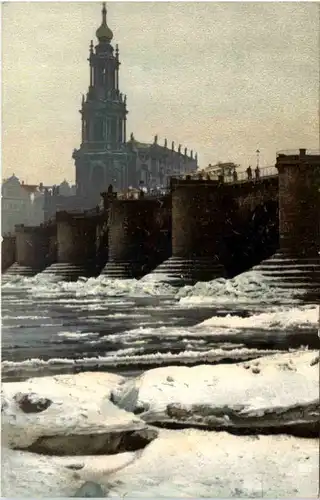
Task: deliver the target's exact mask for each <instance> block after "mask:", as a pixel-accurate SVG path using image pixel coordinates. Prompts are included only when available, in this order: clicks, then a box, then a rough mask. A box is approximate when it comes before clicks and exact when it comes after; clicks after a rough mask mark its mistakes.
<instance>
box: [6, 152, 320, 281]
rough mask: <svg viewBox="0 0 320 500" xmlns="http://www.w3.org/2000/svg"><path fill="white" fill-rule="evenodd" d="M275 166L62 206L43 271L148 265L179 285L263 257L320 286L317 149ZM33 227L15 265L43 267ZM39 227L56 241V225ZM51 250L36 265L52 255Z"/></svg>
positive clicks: (274, 269)
mask: <svg viewBox="0 0 320 500" xmlns="http://www.w3.org/2000/svg"><path fill="white" fill-rule="evenodd" d="M276 167H277V171H278V172H279V174H278V175H275V174H274V171H272V172H270V169H268V170H267V171H264V170H263V169H261V171H260V176H259V178H254V179H248V178H242V177H241V176H240V177H238V179H237V181H236V182H232V179H231V180H230V179H224V182H222V179H221V178H220V179H209V178H203V177H202V176H201V177H200V176H198V178H190V177H186V178H172V179H171V183H170V188H169V190H168V192H167V193H162V194H161V196H159V193H153V194H152V193H149V194H146V195H145V196H144V197H143V198H140V199H130V200H129V199H117V197H116V195H115V193H112V194H107V193H105V194H104V208H103V210H100V211H99V210H97V209H93V210H92V211H89V212H88V211H87V212H82V213H72V212H57V217H56V236H55V239H56V247H57V257H56V263H55V264H53V265H51V267H50V268H48V269H47V272H55V273H58V274H61V275H63V276H64V277H65V278H67V279H76V278H77V277H78V276H79V275H87V276H88V275H91V276H92V275H97V274H99V273H100V272H102V273H103V274H105V275H106V276H108V277H110V278H140V277H142V276H143V275H145V274H147V273H150V272H151V276H150V279H152V276H154V278H155V279H158V278H160V275H161V276H162V277H163V275H165V276H166V279H168V280H170V282H171V283H176V284H177V285H183V284H192V283H195V282H196V281H208V280H212V279H214V278H217V277H222V276H224V277H232V276H235V275H237V274H239V273H241V272H243V271H246V270H248V269H250V268H252V267H253V266H256V265H258V264H259V263H261V262H262V264H261V266H260V267H259V266H258V268H259V269H258V268H257V269H258V270H260V272H263V273H265V275H266V276H267V275H268V273H269V276H270V273H271V274H272V273H273V274H274V273H275V275H279V276H280V278H281V276H282V278H281V279H280V278H279V279H280V281H281V283H292V282H293V281H294V279H293V278H294V276H295V279H296V281H299V283H300V284H301V283H302V284H305V285H306V287H308V286H309V285H310V286H309V287H311V288H314V287H315V286H316V287H319V288H320V284H319V283H320V274H319V267H318V265H319V255H318V251H319V249H320V236H319V235H320V222H319V220H320V217H319V214H320V200H319V196H320V195H319V192H320V155H319V153H312V152H311V153H310V152H306V150H300V151H298V152H295V153H294V154H293V153H289V154H288V153H283V154H278V156H277V165H276ZM31 229H32V228H31ZM28 231H29V230H27V228H25V229H24V230H23V231H21V230H19V229H18V232H17V234H16V236H17V238H18V235H19V238H20V239H19V241H20V243H19V249H20V250H19V251H18V246H17V245H16V252H17V259H16V260H17V263H16V264H15V265H14V266H13V267H14V268H15V270H16V271H17V266H19V265H20V266H21V265H23V266H24V267H26V266H27V267H28V262H29V260H30V262H29V268H34V271H38V270H39V265H37V264H36V262H35V260H34V257H32V256H31V253H32V252H31V253H30V250H28V245H27V244H25V245H24V246H23V244H22V243H21V238H22V239H23V236H22V235H23V234H25V235H27V234H28V237H27V236H25V238H26V239H28V238H29V240H28V241H29V243H30V232H32V231H33V230H32V231H29V232H28ZM39 231H40V233H41V231H42V234H43V238H44V239H45V238H48V237H49V235H51V236H50V237H51V240H52V238H53V236H52V231H51V233H50V231H49V232H48V231H47V232H46V230H45V228H42V229H41V230H40V229H39ZM39 231H38V232H37V231H33V232H34V233H37V234H38V236H37V237H38V239H37V238H36V237H34V241H33V244H34V246H37V245H42V248H46V249H48V248H50V245H49V246H48V245H47V244H45V243H44V242H43V241H42V243H41V238H40V239H39V234H40V233H39ZM51 246H52V245H51ZM23 248H25V255H23V252H24V250H23ZM21 249H22V250H21ZM27 250H28V251H27ZM46 252H47V253H46V255H47V257H46V259H47V260H46V259H42V260H41V266H40V268H41V267H42V268H43V266H44V265H45V263H46V262H48V255H50V256H51V257H52V254H53V252H52V251H51V252H50V251H49V250H46ZM42 254H43V251H42V253H41V252H40V254H39V255H42ZM32 255H34V254H32ZM272 255H275V257H274V258H273V259H270V257H271V256H272ZM51 257H50V258H51ZM50 258H49V260H50ZM270 261H271V264H270ZM268 266H269V267H268ZM270 266H271V267H270ZM279 266H280V267H279ZM281 266H282V267H281ZM288 266H289V267H288ZM290 266H291V267H290ZM292 266H293V267H292ZM299 266H300V268H299ZM301 266H302V267H301ZM280 268H281V269H282V270H284V271H283V272H284V274H285V276H284V274H283V272H282V274H281V272H280V271H279V269H280ZM10 269H11V268H9V270H8V272H9V273H10ZM299 269H300V270H299ZM278 271H279V272H278ZM290 276H291V278H290V279H289V277H290ZM278 281H279V280H278Z"/></svg>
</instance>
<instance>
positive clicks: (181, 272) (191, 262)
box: [144, 257, 226, 287]
mask: <svg viewBox="0 0 320 500" xmlns="http://www.w3.org/2000/svg"><path fill="white" fill-rule="evenodd" d="M224 277H226V271H225V268H224V266H223V265H222V264H220V263H219V262H218V260H217V259H216V258H214V257H213V258H212V257H198V258H194V259H185V258H183V257H170V258H169V259H168V260H166V261H164V262H163V263H162V264H160V266H158V267H157V268H156V269H154V270H153V271H152V272H151V273H150V274H148V276H146V277H145V278H144V279H145V280H148V281H153V280H154V281H157V280H160V281H165V282H168V283H170V284H171V285H173V286H178V287H181V286H185V285H194V284H195V283H197V282H198V281H211V280H213V279H216V278H224Z"/></svg>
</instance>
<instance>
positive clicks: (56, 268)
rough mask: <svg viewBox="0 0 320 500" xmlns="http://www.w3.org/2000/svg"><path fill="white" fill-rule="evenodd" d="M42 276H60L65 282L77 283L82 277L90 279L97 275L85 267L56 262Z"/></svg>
mask: <svg viewBox="0 0 320 500" xmlns="http://www.w3.org/2000/svg"><path fill="white" fill-rule="evenodd" d="M41 274H48V275H54V276H59V277H61V279H63V280H65V281H76V280H77V279H78V278H80V277H85V278H89V277H91V276H94V275H95V274H96V275H97V274H98V273H93V271H92V269H90V268H88V267H86V266H85V265H75V264H69V263H68V262H56V263H54V264H51V266H49V267H47V268H46V269H45V270H44V271H42V273H41Z"/></svg>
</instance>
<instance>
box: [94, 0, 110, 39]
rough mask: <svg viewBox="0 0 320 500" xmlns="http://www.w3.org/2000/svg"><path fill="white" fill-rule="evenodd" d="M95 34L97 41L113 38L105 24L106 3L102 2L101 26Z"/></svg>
mask: <svg viewBox="0 0 320 500" xmlns="http://www.w3.org/2000/svg"><path fill="white" fill-rule="evenodd" d="M96 36H97V38H98V40H99V42H109V43H110V42H111V40H112V38H113V33H112V31H111V29H110V28H109V26H108V25H107V9H106V4H105V2H103V7H102V23H101V26H100V27H99V28H98V29H97V31H96Z"/></svg>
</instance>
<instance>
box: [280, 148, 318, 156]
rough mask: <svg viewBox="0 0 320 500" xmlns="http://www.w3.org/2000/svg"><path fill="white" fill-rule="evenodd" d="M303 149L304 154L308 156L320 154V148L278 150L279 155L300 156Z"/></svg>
mask: <svg viewBox="0 0 320 500" xmlns="http://www.w3.org/2000/svg"><path fill="white" fill-rule="evenodd" d="M302 151H303V154H304V155H306V156H319V155H320V150H319V149H303V150H300V149H285V150H283V151H277V157H278V156H280V155H285V156H299V155H300V154H301V152H302Z"/></svg>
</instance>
